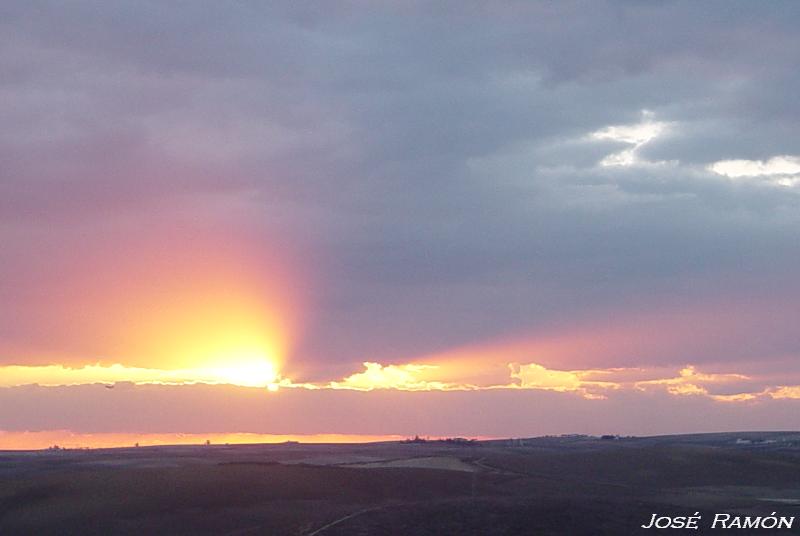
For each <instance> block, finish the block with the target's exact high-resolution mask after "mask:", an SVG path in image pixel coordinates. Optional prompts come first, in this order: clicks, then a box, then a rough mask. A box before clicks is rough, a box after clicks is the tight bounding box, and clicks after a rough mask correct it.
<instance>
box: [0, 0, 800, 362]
mask: <svg viewBox="0 0 800 536" xmlns="http://www.w3.org/2000/svg"><path fill="white" fill-rule="evenodd" d="M0 9H1V10H2V13H1V14H2V16H0V19H2V21H3V22H2V23H0V24H2V26H0V40H1V41H0V42H2V52H0V68H1V69H2V73H3V76H2V80H0V92H2V104H0V121H2V123H1V124H2V126H0V159H2V163H3V164H2V168H1V169H0V194H2V195H1V196H0V240H1V241H2V243H3V244H4V247H3V248H2V250H1V251H0V261H2V262H0V265H1V266H0V277H2V282H0V321H2V322H3V325H0V333H2V334H3V337H4V338H5V339H6V340H7V341H9V342H8V344H9V347H8V348H6V349H3V350H2V352H3V354H4V356H3V357H2V358H1V359H4V360H6V361H9V360H10V361H13V360H14V358H13V356H9V355H6V354H8V353H9V352H10V351H11V349H12V348H16V347H18V346H19V345H21V344H23V343H24V342H25V341H29V340H32V338H34V337H33V336H32V335H27V334H28V333H30V332H40V331H42V330H43V329H44V328H42V327H41V326H42V325H47V322H45V321H44V320H43V319H42V318H39V319H38V320H36V319H35V317H36V316H37V315H30V316H31V320H30V322H38V323H37V325H36V326H35V327H33V326H30V325H22V324H23V323H22V322H21V321H19V320H18V319H16V320H13V321H12V320H11V319H12V318H14V317H15V311H16V310H17V308H18V307H20V306H19V304H20V303H22V302H24V301H25V300H26V296H29V295H30V294H31V292H32V290H31V289H32V288H35V289H37V290H36V293H45V294H46V293H47V292H48V290H49V291H52V290H53V289H57V288H58V286H59V285H61V284H63V283H64V282H63V280H62V279H61V275H63V274H59V273H57V270H55V268H53V269H48V267H47V266H44V267H42V266H41V263H42V260H41V259H42V258H43V257H46V256H47V255H48V254H49V252H51V251H52V250H53V248H56V250H57V249H58V245H59V244H61V245H62V247H63V245H64V244H69V245H70V246H71V247H70V248H68V251H65V252H62V253H61V254H60V255H61V257H63V258H64V259H65V260H64V261H63V262H66V263H68V264H70V265H71V266H75V265H77V266H80V265H81V262H83V261H82V259H85V258H91V257H92V256H103V255H104V254H105V255H107V254H109V252H113V251H114V248H113V247H111V246H109V244H108V241H106V240H104V239H102V240H101V239H98V238H97V237H96V236H95V235H94V234H93V232H92V231H91V229H92V228H103V227H105V226H107V225H115V222H117V221H118V219H119V218H126V221H127V222H131V221H132V222H139V223H140V224H141V226H140V229H139V230H138V231H130V233H132V234H133V235H136V236H141V237H146V236H147V233H148V229H147V222H148V221H151V220H152V219H154V218H155V219H157V220H159V221H163V220H165V219H166V220H169V218H170V217H171V215H172V214H173V213H174V212H179V213H181V214H193V218H194V220H195V222H196V227H197V228H200V229H202V228H204V227H214V226H221V227H224V228H231V229H239V228H246V229H247V230H248V233H251V234H252V235H253V236H255V237H259V236H261V234H263V235H264V236H265V237H266V236H267V235H269V236H271V237H274V236H276V235H277V236H280V237H281V240H283V241H285V242H286V243H293V244H301V245H302V247H303V248H305V249H306V250H307V251H313V252H314V253H313V255H314V259H315V260H314V270H315V272H316V277H317V279H318V280H319V284H318V286H317V289H318V290H317V291H316V295H315V297H314V301H315V306H314V307H313V311H312V313H311V314H310V315H309V318H308V319H307V325H306V329H305V332H304V338H303V340H301V341H300V343H299V347H298V348H297V349H296V352H295V353H296V356H295V361H300V362H307V363H314V364H315V365H314V366H315V367H317V368H318V370H320V371H323V370H325V369H326V367H336V366H338V365H337V364H339V363H353V362H360V361H362V360H364V359H370V360H388V359H392V360H403V359H408V358H412V357H414V356H416V355H419V354H425V353H430V352H433V351H437V350H442V349H446V348H450V347H453V346H459V345H462V344H466V343H470V342H475V341H479V340H485V339H491V338H493V337H505V336H510V335H514V334H519V333H527V332H536V331H537V330H543V329H544V328H545V327H547V326H551V325H559V324H568V323H569V322H570V321H571V320H572V319H575V318H582V319H586V318H592V317H597V318H603V316H604V315H605V314H607V313H608V312H609V311H616V310H621V309H626V308H631V309H632V310H637V308H638V309H641V310H643V311H644V310H651V309H658V307H659V306H660V304H661V303H662V302H664V301H670V302H674V301H676V300H677V301H683V302H684V303H685V305H686V307H687V309H692V308H693V307H697V306H700V305H702V304H703V303H704V302H706V301H707V300H719V299H720V297H727V296H730V295H740V294H741V295H742V296H745V297H746V296H748V295H758V296H759V297H760V299H763V300H765V301H767V302H768V301H769V300H770V299H771V298H775V299H778V298H780V299H781V300H783V299H785V298H786V296H797V295H798V294H800V292H798V291H800V289H798V286H797V283H796V277H795V276H794V274H795V273H796V271H797V269H798V268H800V254H799V252H798V246H797V244H798V242H797V236H796V230H797V228H798V224H800V217H798V208H800V207H799V206H798V202H799V201H800V198H798V190H797V188H796V187H794V188H793V187H777V186H775V185H773V184H769V183H767V182H766V181H758V180H748V181H732V180H729V179H728V178H726V177H721V176H718V175H716V174H714V173H712V172H710V171H708V170H707V169H706V166H708V165H709V164H712V163H713V162H715V161H717V160H723V159H734V158H745V159H768V158H770V157H772V156H775V155H781V154H788V155H797V154H800V147H798V142H797V140H798V139H800V126H799V125H800V123H798V122H797V121H796V114H797V110H796V106H795V105H794V99H795V98H796V95H797V92H798V89H800V88H798V83H799V82H798V81H799V80H800V77H798V76H797V75H796V68H795V67H796V65H795V64H796V58H797V57H798V56H800V37H798V34H797V32H796V26H797V23H798V22H800V7H798V5H797V4H796V3H791V2H787V3H770V4H768V5H762V4H755V3H750V2H704V3H702V4H701V3H696V2H665V3H631V2H606V3H596V2H588V3H577V2H576V3H572V2H561V3H557V4H549V3H528V2H505V3H496V2H492V3H477V2H475V3H463V2H456V3H439V4H436V5H429V4H422V3H420V4H416V3H397V4H394V5H384V6H374V5H373V6H368V5H366V4H361V3H357V2H352V3H350V2H344V3H338V4H336V5H332V4H331V5H326V6H325V10H326V12H325V13H322V12H321V11H320V8H319V6H316V7H314V6H312V5H307V4H303V3H296V2H291V3H286V4H285V5H271V6H265V5H263V4H260V3H237V4H219V3H206V4H203V3H191V4H182V3H163V2H153V3H140V2H135V3H115V4H113V5H111V4H108V3H105V2H76V3H72V4H69V5H65V4H59V3H54V4H48V3H30V2H19V3H13V2H9V3H6V4H4V6H3V7H2V8H0ZM643 110H649V111H651V112H652V117H653V121H661V122H665V123H668V124H669V125H670V127H669V129H668V130H667V132H666V133H664V134H663V135H660V136H658V137H656V138H654V139H652V140H651V141H649V142H648V143H646V144H645V145H643V146H642V147H641V148H639V149H638V150H637V154H638V156H639V158H640V159H641V161H642V162H643V163H642V164H641V165H638V164H637V165H632V166H629V167H618V166H617V167H615V166H611V167H601V166H599V165H598V162H599V161H600V160H602V159H603V158H604V157H606V156H607V155H609V154H612V153H615V152H618V151H621V150H624V149H625V148H627V147H629V145H630V144H627V143H625V142H620V141H613V140H612V141H609V140H604V141H597V140H592V139H590V138H589V135H590V134H591V133H592V132H596V131H598V130H600V129H602V128H604V127H607V126H609V125H625V124H627V125H630V124H637V123H640V122H641V121H642V120H643V119H642V118H643V115H642V111H643ZM659 161H664V162H666V163H665V164H663V165H655V164H652V165H651V164H648V162H650V163H653V162H659ZM231 199H236V200H239V201H242V202H244V203H245V204H246V205H247V206H248V207H249V208H248V210H246V211H241V210H240V207H241V204H233V205H231V204H230V200H231ZM231 207H234V208H231ZM133 227H134V228H136V226H135V225H134V226H133ZM193 228H194V227H193ZM81 232H83V233H84V236H85V237H86V238H85V240H84V241H80V240H78V241H76V240H75V239H74V236H75V234H76V233H78V234H80V233H81ZM130 233H129V234H126V236H129V235H130ZM256 242H258V238H256ZM264 242H265V243H264V244H261V245H262V246H264V247H267V244H266V238H264ZM54 244H55V245H54ZM76 244H80V247H78V248H77V251H78V253H76V256H75V257H71V255H70V251H73V249H74V248H75V247H76ZM86 250H88V251H86ZM56 266H57V265H56ZM76 269H77V268H76ZM85 269H87V270H88V269H91V266H90V265H86V266H85ZM31 274H35V277H33V276H32V275H31ZM112 284H113V281H112ZM36 304H37V305H34V306H30V307H33V309H34V310H38V309H37V308H39V307H41V305H40V304H41V302H36ZM775 310H776V311H781V312H782V311H783V309H782V308H780V307H778V306H776V308H775ZM776 314H777V313H776ZM38 316H42V315H38ZM50 321H51V322H54V323H55V322H56V320H54V319H50ZM45 331H46V330H45ZM37 336H39V337H42V338H47V337H48V334H47V333H39V334H38V335H37ZM778 338H779V339H780V340H781V341H782V345H783V346H781V348H780V350H781V351H782V352H783V353H785V354H790V353H792V352H794V353H796V352H798V351H800V341H797V339H796V337H795V338H792V334H790V333H785V334H782V336H781V337H778ZM21 341H22V342H21ZM52 342H53V341H48V344H50V343H52ZM775 351H776V350H775V348H773V347H772V346H770V345H765V347H764V352H770V353H773V352H775ZM761 357H762V356H761V355H759V348H758V347H757V346H756V347H754V348H753V349H752V355H750V356H749V358H751V359H759V358H761ZM692 358H694V356H686V355H675V356H665V357H663V359H664V360H668V361H672V362H675V363H683V362H686V361H688V360H690V359H692ZM705 358H706V359H708V360H714V359H717V360H719V361H724V360H726V359H729V358H730V356H728V355H726V354H725V352H720V353H719V354H718V355H710V356H706V357H705ZM747 358H748V356H741V355H740V354H737V359H747ZM641 360H642V361H647V360H648V356H641ZM607 365H609V366H613V365H614V363H613V362H609V363H607ZM565 366H566V365H565ZM312 368H313V367H312ZM308 374H310V375H311V376H314V375H315V374H324V373H323V372H318V373H314V372H309V373H308Z"/></svg>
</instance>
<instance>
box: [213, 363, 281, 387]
mask: <svg viewBox="0 0 800 536" xmlns="http://www.w3.org/2000/svg"><path fill="white" fill-rule="evenodd" d="M198 372H199V374H200V375H201V376H204V377H207V378H208V379H209V380H210V381H214V382H215V383H229V384H232V385H240V386H243V387H266V388H268V389H269V390H270V391H275V390H277V388H278V383H279V381H280V378H279V376H278V371H277V370H276V368H275V365H274V363H272V361H270V360H269V359H267V358H266V357H254V358H245V359H241V358H232V359H225V360H224V365H220V366H210V367H208V368H203V369H201V370H199V371H198Z"/></svg>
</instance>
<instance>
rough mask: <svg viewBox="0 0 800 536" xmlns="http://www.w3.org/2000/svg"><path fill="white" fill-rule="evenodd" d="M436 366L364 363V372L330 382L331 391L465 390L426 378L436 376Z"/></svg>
mask: <svg viewBox="0 0 800 536" xmlns="http://www.w3.org/2000/svg"><path fill="white" fill-rule="evenodd" d="M437 368H438V367H436V366H435V365H416V364H406V365H381V364H379V363H370V362H366V363H364V369H365V370H364V371H363V372H356V373H355V374H351V375H350V376H348V377H346V378H344V379H343V380H341V381H333V382H330V384H329V386H330V388H331V389H355V390H357V391H371V390H373V389H398V390H401V391H431V390H440V391H442V390H450V389H459V388H461V389H463V388H464V387H462V386H458V385H455V384H452V383H447V382H442V381H431V380H428V379H424V378H425V377H429V376H431V374H435V372H436V369H437Z"/></svg>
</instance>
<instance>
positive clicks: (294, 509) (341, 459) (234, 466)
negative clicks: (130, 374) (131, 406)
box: [0, 433, 800, 536]
mask: <svg viewBox="0 0 800 536" xmlns="http://www.w3.org/2000/svg"><path fill="white" fill-rule="evenodd" d="M698 511H699V512H700V513H701V515H702V516H703V517H702V520H701V521H700V526H701V528H702V527H708V526H710V524H711V519H712V518H713V515H714V513H722V512H727V513H732V514H738V515H750V516H757V515H767V516H768V515H770V514H772V513H773V512H776V513H777V515H778V516H786V517H790V516H795V515H797V516H800V434H795V433H739V434H709V435H697V436H672V437H658V438H624V439H597V438H588V437H562V438H536V439H528V440H525V441H524V442H521V443H520V442H519V441H515V442H502V441H493V442H481V443H478V444H475V445H454V444H445V443H437V442H431V443H424V444H398V443H381V444H369V445H298V444H285V445H239V446H197V447H142V448H136V449H133V448H132V449H110V450H86V451H56V452H24V453H23V452H0V535H3V536H5V535H9V534H32V535H45V534H80V535H84V534H223V535H224V534H229V535H234V534H236V535H245V534H276V535H280V534H298V535H300V534H307V535H310V534H315V535H327V536H333V535H359V534H409V535H427V534H430V535H446V534H454V535H463V534H480V535H484V534H485V535H494V534H559V535H562V534H569V535H578V534H612V535H619V534H630V533H637V532H639V533H651V534H652V533H658V532H662V533H663V532H671V533H675V532H681V531H680V530H668V531H665V530H661V531H656V530H651V531H644V530H637V528H638V527H639V525H641V524H643V523H646V522H648V521H649V520H650V517H651V515H652V514H653V513H659V514H665V515H670V514H671V515H683V516H686V515H692V514H694V513H695V512H698ZM799 521H800V520H799ZM728 532H736V533H737V534H748V533H755V534H767V533H769V532H770V531H768V530H763V529H761V530H754V531H749V530H746V529H745V530H743V529H731V530H720V529H717V530H713V531H710V530H699V531H687V533H691V534H698V533H701V534H702V533H713V534H717V533H728ZM797 532H798V531H797V529H793V530H786V529H784V530H782V531H780V533H782V534H789V533H797Z"/></svg>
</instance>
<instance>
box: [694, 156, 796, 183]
mask: <svg viewBox="0 0 800 536" xmlns="http://www.w3.org/2000/svg"><path fill="white" fill-rule="evenodd" d="M709 169H710V170H711V171H713V172H714V173H717V174H718V175H724V176H726V177H729V178H731V179H743V178H751V179H752V178H757V179H762V180H766V181H769V182H772V183H774V184H777V185H780V186H794V185H796V184H798V182H800V177H798V175H800V157H796V156H774V157H772V158H770V159H769V160H766V161H765V160H720V161H719V162H714V163H713V164H711V165H710V166H709Z"/></svg>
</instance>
